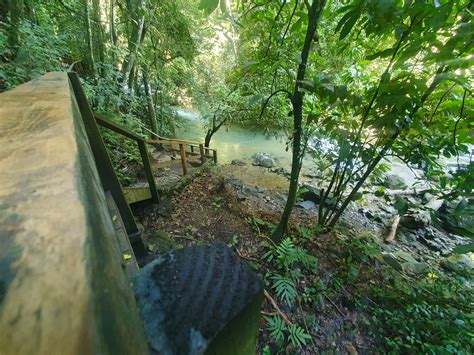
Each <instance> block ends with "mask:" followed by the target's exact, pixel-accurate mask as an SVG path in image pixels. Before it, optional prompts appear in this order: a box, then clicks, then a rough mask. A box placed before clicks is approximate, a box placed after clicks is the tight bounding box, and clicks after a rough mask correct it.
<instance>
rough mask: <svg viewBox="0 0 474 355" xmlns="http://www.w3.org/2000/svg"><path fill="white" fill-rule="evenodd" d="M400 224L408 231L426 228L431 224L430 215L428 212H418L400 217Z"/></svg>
mask: <svg viewBox="0 0 474 355" xmlns="http://www.w3.org/2000/svg"><path fill="white" fill-rule="evenodd" d="M400 224H401V225H402V226H403V227H405V228H409V229H417V228H423V227H427V226H429V225H430V224H431V214H430V212H429V211H422V210H418V211H415V212H413V213H409V214H406V215H404V216H402V218H401V220H400Z"/></svg>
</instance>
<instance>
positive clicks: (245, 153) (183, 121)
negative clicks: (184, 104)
mask: <svg viewBox="0 0 474 355" xmlns="http://www.w3.org/2000/svg"><path fill="white" fill-rule="evenodd" d="M173 109H174V111H175V112H176V116H177V120H178V124H177V126H178V128H177V130H176V138H179V139H185V140H193V141H199V142H204V137H205V136H206V129H205V127H204V122H203V121H202V120H201V118H200V114H199V112H195V111H191V110H187V109H183V108H173ZM211 148H214V149H217V152H218V157H219V163H221V164H228V163H230V162H231V161H232V160H234V159H250V158H251V157H252V156H253V155H254V154H256V153H259V152H266V153H269V154H270V155H271V156H272V158H273V159H274V160H275V162H276V163H277V165H279V166H284V167H290V165H291V151H286V143H285V140H284V139H283V138H276V137H274V136H266V135H265V134H263V133H262V132H259V131H257V130H251V129H248V128H243V127H239V126H224V127H222V128H221V129H220V130H219V131H217V133H215V134H214V136H213V137H212V140H211Z"/></svg>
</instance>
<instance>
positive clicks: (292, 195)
mask: <svg viewBox="0 0 474 355" xmlns="http://www.w3.org/2000/svg"><path fill="white" fill-rule="evenodd" d="M325 4H326V0H313V3H312V4H311V7H310V8H309V11H308V17H309V21H308V27H307V29H306V37H305V41H304V45H303V50H302V51H301V62H300V65H299V67H298V74H297V77H296V83H295V88H294V91H293V96H292V98H291V103H292V106H293V154H292V161H291V177H290V188H289V191H288V198H287V200H286V205H285V209H284V210H283V214H282V216H281V219H280V223H279V224H278V226H277V228H276V229H275V231H274V232H273V235H272V239H273V241H275V242H278V241H280V240H281V238H282V237H283V235H284V234H285V233H286V230H287V228H288V221H289V219H290V215H291V212H292V210H293V205H294V203H295V200H296V192H297V191H298V179H299V175H300V170H301V154H302V146H301V143H302V134H303V97H304V92H303V91H301V90H300V89H299V85H300V83H301V82H302V81H303V80H304V78H305V74H306V64H307V62H308V57H309V53H310V50H311V44H312V41H313V38H314V34H315V32H316V29H317V27H318V21H319V18H320V17H321V14H322V12H323V9H324V6H325Z"/></svg>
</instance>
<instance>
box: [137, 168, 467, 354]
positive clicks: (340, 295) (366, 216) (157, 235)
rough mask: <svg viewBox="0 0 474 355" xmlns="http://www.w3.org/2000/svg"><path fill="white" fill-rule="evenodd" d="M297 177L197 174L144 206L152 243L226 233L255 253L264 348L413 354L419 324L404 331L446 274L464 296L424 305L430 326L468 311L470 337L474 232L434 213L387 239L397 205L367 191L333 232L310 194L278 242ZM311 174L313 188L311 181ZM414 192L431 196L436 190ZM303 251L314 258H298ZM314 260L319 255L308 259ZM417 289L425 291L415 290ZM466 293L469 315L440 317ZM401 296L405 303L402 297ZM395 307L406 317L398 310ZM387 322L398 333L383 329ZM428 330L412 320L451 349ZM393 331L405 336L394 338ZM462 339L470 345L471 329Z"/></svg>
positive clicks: (250, 255) (169, 244) (163, 247)
mask: <svg viewBox="0 0 474 355" xmlns="http://www.w3.org/2000/svg"><path fill="white" fill-rule="evenodd" d="M286 175H287V174H286V172H285V169H282V168H277V167H272V168H263V167H260V166H253V165H252V163H251V162H250V161H236V162H234V164H230V165H224V166H222V167H219V168H217V167H207V168H205V169H201V170H199V171H196V176H195V177H194V179H192V180H188V184H187V185H186V186H184V187H183V185H181V187H180V189H181V190H180V191H174V192H173V191H172V190H170V193H169V194H168V198H167V199H166V200H165V201H163V202H162V203H161V204H160V205H157V206H154V207H149V208H146V209H144V210H142V211H140V214H139V219H140V220H141V222H142V223H143V225H144V226H145V230H146V231H147V232H146V235H145V242H146V244H147V247H148V249H149V251H150V252H151V253H153V254H154V255H159V254H161V253H163V252H166V251H167V250H169V249H173V248H180V247H184V246H188V245H193V244H203V243H204V244H206V243H211V242H214V241H223V242H224V243H226V244H227V245H228V246H229V247H231V248H232V249H233V250H234V251H235V252H236V253H237V254H238V255H239V256H240V257H241V258H243V259H245V260H246V261H248V262H249V264H250V265H251V266H252V267H253V268H254V269H255V270H256V271H257V273H258V274H259V275H260V277H261V278H262V279H263V280H264V283H265V288H266V290H267V292H268V297H267V299H266V302H265V305H264V308H263V310H262V318H261V330H260V340H259V348H258V351H259V353H265V354H269V353H270V352H269V351H271V353H300V354H313V353H320V352H321V351H336V352H341V353H351V354H355V353H373V352H377V351H380V350H381V349H385V350H390V349H391V350H396V349H399V350H400V351H401V350H402V349H403V346H404V344H405V343H406V340H403V339H402V340H400V339H401V337H402V336H404V335H405V334H406V333H407V332H408V330H407V329H408V328H407V329H404V328H403V327H399V328H400V329H398V330H397V329H395V328H396V327H395V325H394V324H395V323H396V322H402V318H404V317H407V316H409V315H408V314H407V313H406V312H408V311H409V309H411V308H412V307H413V305H414V304H418V303H417V302H421V298H420V297H422V296H423V297H425V296H426V295H425V293H423V292H424V291H423V292H421V291H420V290H419V289H418V287H422V288H424V289H427V290H428V292H430V293H433V294H434V292H436V291H435V290H433V288H432V287H434V285H436V283H437V282H438V283H439V282H441V281H442V282H444V283H446V282H452V283H453V285H451V286H452V287H454V284H455V285H456V288H455V289H456V290H457V291H456V294H452V295H449V297H446V296H443V295H440V294H437V295H436V298H435V299H434V301H436V302H435V304H431V303H429V302H428V303H427V304H426V305H425V306H423V307H425V308H426V309H428V310H429V311H430V312H434V313H432V314H433V316H432V317H433V319H428V320H425V322H435V321H436V322H437V323H436V324H437V326H434V325H433V324H431V325H430V327H432V328H433V329H432V330H431V331H432V332H436V331H437V330H439V328H440V327H448V328H449V327H451V326H452V324H451V323H452V322H454V320H455V319H458V318H453V317H461V318H459V319H460V320H462V321H463V322H465V326H459V327H461V328H459V329H458V330H460V331H461V330H463V329H464V330H465V331H466V334H467V329H468V326H469V324H468V323H466V322H468V321H469V319H467V318H466V317H468V315H469V312H468V311H469V310H470V311H472V308H470V307H472V304H470V302H471V301H467V300H469V299H470V300H472V295H473V294H472V285H471V281H472V278H471V271H469V272H468V273H466V270H470V269H466V268H461V267H460V266H459V265H464V264H463V263H465V264H466V267H469V265H471V266H470V267H471V268H472V259H469V260H470V261H469V262H467V261H466V259H462V260H461V259H459V260H457V259H456V256H453V255H451V254H452V249H453V248H454V247H456V246H458V245H462V244H465V243H467V242H468V239H467V238H464V237H461V236H457V235H453V234H450V233H448V232H446V231H444V230H440V229H437V228H436V227H435V226H433V223H432V221H428V220H423V219H422V218H421V217H419V218H418V217H416V216H415V215H414V216H413V217H410V218H408V219H404V220H403V221H402V222H401V223H400V226H399V228H398V230H397V235H396V237H395V242H394V243H389V244H387V243H385V242H384V239H385V237H386V235H387V233H388V232H389V229H390V227H391V226H392V223H393V218H394V216H395V215H396V210H395V209H394V208H393V207H391V206H390V202H387V201H386V200H385V199H383V198H382V199H381V198H378V197H376V196H374V195H373V194H366V195H365V197H364V199H363V200H361V201H358V202H357V203H354V204H353V205H351V206H350V208H349V209H348V211H347V212H346V213H345V214H344V216H343V218H342V220H341V222H340V223H339V225H338V226H337V228H335V229H333V230H330V231H323V230H321V229H320V228H319V227H318V226H317V223H316V222H317V219H316V216H317V208H316V206H313V205H309V204H305V203H304V202H305V201H302V200H300V201H298V203H297V206H296V207H295V210H294V213H293V216H292V219H291V222H290V233H289V235H290V236H289V238H288V239H285V240H284V241H283V242H282V244H281V245H278V246H274V245H273V244H272V243H271V242H270V241H269V238H268V237H269V236H270V234H271V230H272V228H274V226H275V224H276V223H277V222H278V218H279V216H280V213H281V210H282V208H283V206H284V203H285V201H286V190H287V186H288V180H287V177H286ZM305 179H307V180H306V181H305V182H304V183H305V184H307V185H309V184H310V183H311V181H310V180H311V178H310V177H306V178H305ZM410 198H413V199H416V201H415V202H417V201H418V200H419V201H420V203H419V204H421V201H422V198H425V197H421V198H420V197H418V196H415V197H410ZM308 207H309V208H308ZM292 255H293V256H292ZM298 255H299V256H301V255H303V256H304V257H302V258H301V259H298V257H296V259H295V256H298ZM312 258H315V259H314V260H313V259H312ZM450 258H451V259H450ZM468 258H471V257H469V256H468ZM306 259H308V260H313V261H314V262H312V263H310V265H306V261H305V260H306ZM281 262H283V263H285V265H287V267H286V269H287V270H285V268H282V267H281V264H280V263H281ZM470 263H471V264H470ZM285 280H286V281H285ZM282 285H283V286H284V287H283V286H282ZM451 286H450V287H451ZM282 287H283V288H282ZM412 288H414V289H412ZM412 292H417V293H420V292H421V293H420V295H419V297H418V296H417V297H414V298H410V297H408V295H409V294H411V293H412ZM292 295H293V296H292ZM460 297H464V299H465V304H464V306H465V307H467V309H462V311H463V312H466V313H465V314H466V316H462V315H460V313H459V312H460V311H459V307H457V306H449V307H450V308H449V309H448V308H446V307H445V308H443V309H441V312H442V311H443V310H444V312H445V314H446V316H445V319H444V320H442V319H441V320H440V319H438V318H437V315H439V312H440V310H439V309H438V308H439V307H438V304H439V303H440V302H441V304H442V303H443V302H448V301H449V302H454V303H455V304H457V303H461V302H460V299H459V298H460ZM466 297H467V298H466ZM397 298H400V300H399V301H400V302H398V303H397V302H395V303H394V300H395V299H397ZM425 298H426V297H425ZM431 298H433V296H431ZM423 299H424V298H423ZM423 302H427V301H426V300H424V301H423ZM400 306H401V307H402V308H400ZM436 307H438V308H436ZM436 309H438V311H436ZM385 312H393V314H394V315H393V316H392V318H391V317H390V316H389V314H388V313H385ZM420 312H421V311H420ZM374 315H376V318H375V319H374V318H373V317H374ZM463 317H464V318H463ZM415 320H416V321H417V322H423V317H422V314H421V313H420V314H417V315H416V316H414V320H413V321H415ZM278 322H280V323H278ZM453 324H454V323H453ZM381 326H383V327H384V329H386V330H384V331H382V332H378V333H377V332H376V329H377V328H378V327H381ZM418 326H419V324H418V323H416V324H413V325H412V326H411V328H409V329H411V331H414V332H415V333H416V334H415V335H416V336H415V338H416V339H417V341H421V340H423V341H424V342H425V343H427V344H428V345H429V346H433V347H437V346H440V345H439V344H438V343H439V342H440V341H441V340H443V339H438V338H436V337H434V338H433V339H431V340H430V339H429V336H428V335H429V333H427V334H425V335H423V334H421V333H420V334H418V332H421V330H418V329H417V327H418ZM463 327H464V328H463ZM296 329H299V330H301V332H303V333H301V334H307V335H308V336H309V337H308V338H306V337H305V336H303V335H301V337H302V338H301V339H300V341H301V343H298V340H295V339H294V338H293V340H291V339H292V338H290V336H291V334H292V333H291V331H296ZM299 330H298V331H299ZM387 332H388V333H389V334H386V333H387ZM443 332H445V333H446V330H444V331H443ZM387 335H390V336H389V338H390V337H391V338H393V339H391V340H390V341H393V344H392V343H390V342H389V341H388V340H387V339H384V337H386V336H387ZM466 337H467V338H466ZM425 338H426V339H425ZM461 338H462V341H463V342H465V341H468V340H466V339H468V338H469V336H467V335H465V336H464V337H461ZM397 339H398V340H397ZM420 339H421V340H420ZM460 341H461V340H460ZM400 346H401V347H400ZM397 347H398V348H397Z"/></svg>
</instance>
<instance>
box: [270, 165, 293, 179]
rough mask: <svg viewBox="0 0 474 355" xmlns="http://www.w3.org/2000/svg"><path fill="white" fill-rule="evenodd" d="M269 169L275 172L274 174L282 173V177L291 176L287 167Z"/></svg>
mask: <svg viewBox="0 0 474 355" xmlns="http://www.w3.org/2000/svg"><path fill="white" fill-rule="evenodd" d="M270 171H271V172H272V173H275V174H278V175H282V176H284V177H286V178H288V179H289V178H290V176H291V173H290V172H289V171H288V170H287V169H285V168H283V167H280V168H274V169H271V170H270Z"/></svg>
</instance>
